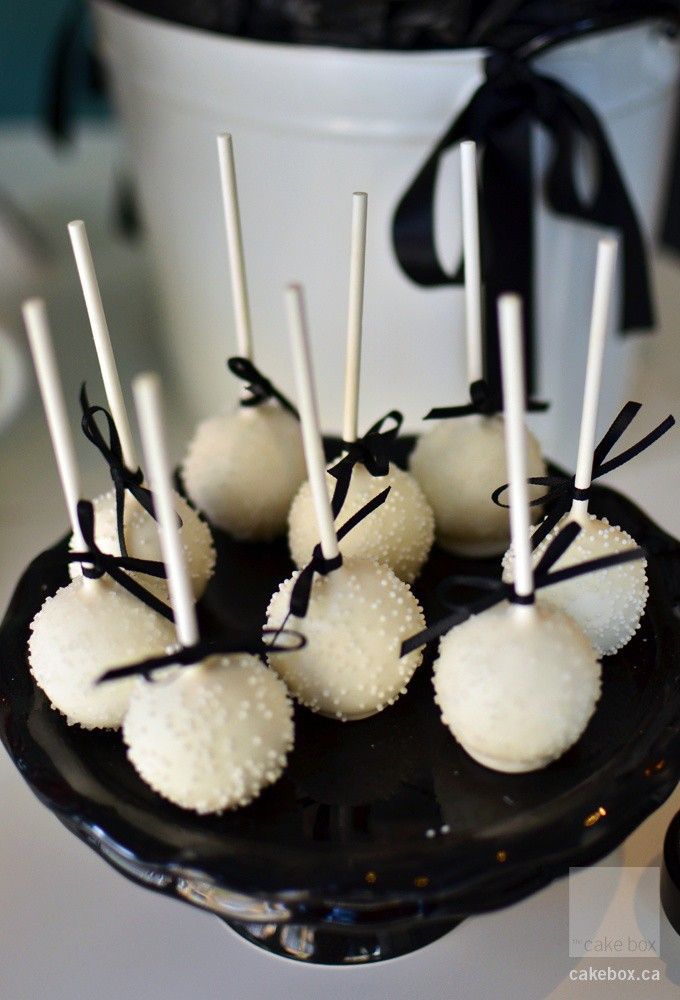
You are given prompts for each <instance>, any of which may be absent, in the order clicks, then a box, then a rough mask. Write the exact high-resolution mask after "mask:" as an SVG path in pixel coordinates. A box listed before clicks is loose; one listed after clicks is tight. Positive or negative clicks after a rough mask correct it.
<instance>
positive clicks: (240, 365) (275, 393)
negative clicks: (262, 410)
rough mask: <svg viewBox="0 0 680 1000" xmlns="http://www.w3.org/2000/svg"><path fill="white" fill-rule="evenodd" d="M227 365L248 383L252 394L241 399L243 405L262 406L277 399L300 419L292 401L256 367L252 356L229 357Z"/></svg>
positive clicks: (285, 408)
mask: <svg viewBox="0 0 680 1000" xmlns="http://www.w3.org/2000/svg"><path fill="white" fill-rule="evenodd" d="M227 367H228V368H229V371H230V372H231V373H232V374H233V375H235V376H236V377H237V378H240V379H241V380H242V381H243V382H245V383H246V384H247V389H248V392H249V393H250V395H249V396H245V397H243V398H242V399H241V400H240V404H241V406H260V405H261V404H262V403H266V402H267V400H269V399H276V400H278V402H279V403H280V404H281V406H282V407H283V408H284V410H288V412H289V413H292V414H293V416H294V417H296V418H297V419H298V420H299V419H300V414H299V413H298V411H297V410H296V409H295V407H294V406H293V404H292V403H291V401H290V400H289V399H286V397H285V396H284V395H283V393H282V392H279V390H278V389H277V388H276V386H275V385H273V383H272V382H270V381H269V379H268V378H267V377H266V376H265V375H263V374H262V372H261V371H259V369H257V368H256V367H255V365H254V364H253V362H252V361H251V360H250V358H241V357H238V356H236V357H233V358H228V360H227Z"/></svg>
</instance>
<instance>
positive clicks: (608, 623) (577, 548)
mask: <svg viewBox="0 0 680 1000" xmlns="http://www.w3.org/2000/svg"><path fill="white" fill-rule="evenodd" d="M616 250H617V245H616V241H615V240H613V239H603V240H600V243H599V246H598V254H597V267H596V273H595V290H594V297H593V309H592V317H591V326H590V344H589V349H588V361H587V366H586V380H585V389H584V395H583V411H582V416H581V433H580V437H579V448H578V458H577V464H576V475H575V476H574V478H573V480H568V481H566V483H565V481H564V480H562V481H560V482H559V485H558V492H561V493H562V496H561V497H560V500H561V504H558V505H556V507H555V509H554V510H553V512H552V514H551V515H550V516H549V517H548V518H546V519H545V521H544V522H543V523H542V524H541V525H539V527H538V528H537V529H536V531H535V532H534V536H533V538H532V543H533V547H534V556H533V558H534V561H535V562H537V561H538V560H540V558H541V557H542V555H543V553H544V552H545V550H546V548H547V546H549V545H550V543H551V542H552V540H553V539H554V538H555V537H556V535H557V534H559V532H560V531H561V530H562V528H563V527H564V526H565V525H566V524H569V523H571V522H576V523H578V524H579V525H580V527H581V531H580V533H579V535H578V537H577V538H576V540H575V541H574V543H573V545H571V546H570V547H569V549H568V550H567V551H566V552H565V553H564V555H563V556H562V558H561V560H560V563H559V564H558V567H557V568H560V567H566V566H570V565H573V564H575V563H580V562H584V561H587V560H589V559H594V558H597V557H599V556H604V555H607V554H609V553H611V552H620V551H624V550H626V549H628V548H630V546H631V545H634V544H635V542H634V540H633V539H632V538H631V536H630V535H629V534H628V532H626V531H624V530H623V529H622V528H620V527H616V526H614V525H612V524H610V523H609V521H608V520H607V519H606V518H597V517H595V515H593V514H591V513H589V510H588V506H589V497H590V487H591V482H592V478H593V471H594V458H595V463H596V468H595V474H596V475H598V476H599V475H602V474H603V472H604V471H606V469H607V466H605V465H603V464H602V461H603V458H604V454H605V453H606V451H607V450H608V449H609V448H610V447H613V444H614V441H615V440H616V438H617V436H620V435H621V434H622V433H623V430H624V429H625V425H627V423H630V420H627V417H626V414H627V413H628V414H630V419H632V417H633V416H634V415H635V413H636V412H637V409H639V407H638V406H637V404H632V408H631V404H629V405H628V407H627V408H624V410H623V411H622V417H621V423H620V426H619V429H618V431H616V430H614V433H611V432H610V433H609V434H608V435H607V436H606V438H605V439H604V442H603V443H604V448H602V447H598V449H595V452H594V451H593V446H594V443H595V431H596V425H597V404H598V397H599V392H600V380H601V373H602V363H603V357H604V347H605V340H606V333H607V318H608V311H609V305H610V302H611V296H612V287H613V282H614V274H615V266H616ZM669 420H670V423H669V421H668V420H667V421H664V424H662V425H660V427H659V428H657V429H656V431H655V432H654V434H655V435H656V436H659V432H661V433H663V428H665V429H666V430H667V429H668V427H669V426H670V425H671V424H672V422H673V421H672V418H669ZM653 439H654V440H656V437H654V438H653ZM647 443H649V444H651V439H648V440H647ZM614 462H615V465H614V466H610V467H616V465H618V464H620V462H619V461H618V460H614ZM547 481H548V482H551V481H552V480H551V478H550V477H548V480H547ZM565 508H566V509H565ZM645 566H646V563H645V561H644V560H641V561H637V562H632V563H627V564H625V565H619V566H615V567H613V568H611V569H608V570H606V571H604V572H601V573H596V574H594V575H592V576H590V577H588V578H587V579H586V580H580V579H568V580H565V581H564V582H563V583H559V584H557V585H555V586H553V587H550V589H549V591H547V592H546V598H545V599H546V600H548V601H550V603H551V604H553V605H555V606H556V607H558V608H561V609H562V610H563V611H565V612H567V613H568V614H569V615H570V616H571V617H572V618H573V619H574V620H575V621H576V622H577V624H578V625H579V626H580V627H581V628H582V629H583V631H584V632H585V634H586V635H587V637H588V639H589V640H590V642H591V643H592V644H593V646H594V647H595V649H596V651H597V653H598V654H599V655H600V656H606V655H608V654H611V653H614V652H616V650H617V649H621V647H622V646H625V644H626V643H627V642H628V641H629V640H630V639H631V638H632V637H633V635H634V634H635V632H636V631H637V629H638V628H639V627H640V619H641V617H642V614H643V612H644V608H645V604H646V601H647V594H648V589H647V576H646V573H645ZM503 567H504V569H503V578H504V579H505V580H507V581H510V580H511V579H512V574H513V558H512V553H511V552H508V553H506V555H505V558H504V560H503Z"/></svg>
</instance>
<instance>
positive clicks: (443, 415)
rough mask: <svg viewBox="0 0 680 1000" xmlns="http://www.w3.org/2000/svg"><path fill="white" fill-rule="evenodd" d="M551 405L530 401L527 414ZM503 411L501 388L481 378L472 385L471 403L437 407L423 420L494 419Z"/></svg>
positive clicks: (540, 410) (538, 400) (535, 400)
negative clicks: (472, 415) (477, 415)
mask: <svg viewBox="0 0 680 1000" xmlns="http://www.w3.org/2000/svg"><path fill="white" fill-rule="evenodd" d="M549 406H550V403H545V402H543V400H541V399H528V400H527V405H526V409H527V412H532V413H533V412H543V411H544V410H547V409H548V407H549ZM502 409H503V399H502V396H501V392H500V388H498V387H495V388H492V387H491V386H490V385H489V383H488V382H487V381H486V379H483V378H480V379H477V381H476V382H472V383H471V384H470V402H469V403H464V404H463V405H462V406H435V408H434V409H432V410H430V412H429V413H426V414H425V416H424V417H423V420H448V419H449V418H451V417H467V416H468V415H469V414H471V413H478V414H480V416H483V417H492V416H493V415H494V413H500V412H501V410H502Z"/></svg>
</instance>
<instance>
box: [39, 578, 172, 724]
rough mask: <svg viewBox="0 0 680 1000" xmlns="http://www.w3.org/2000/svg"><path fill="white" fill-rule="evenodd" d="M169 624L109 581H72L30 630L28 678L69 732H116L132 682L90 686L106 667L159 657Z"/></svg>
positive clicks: (168, 643)
mask: <svg viewBox="0 0 680 1000" xmlns="http://www.w3.org/2000/svg"><path fill="white" fill-rule="evenodd" d="M174 641H175V631H174V628H173V626H172V623H171V622H169V621H168V620H167V619H165V618H163V617H162V616H161V615H159V614H157V613H156V612H155V611H152V610H151V609H150V608H148V607H147V606H146V605H145V604H143V603H142V602H141V601H140V600H138V599H137V598H136V597H133V596H132V595H131V594H128V593H127V591H126V590H124V589H123V588H122V587H120V586H119V585H118V584H117V583H114V582H113V581H112V580H108V579H107V578H105V577H102V578H101V579H99V580H87V579H86V578H84V577H82V576H81V577H79V578H78V579H77V580H72V581H71V583H69V584H68V586H66V587H62V588H61V589H60V590H58V591H57V593H56V594H55V595H54V597H48V598H47V600H46V601H45V603H44V604H43V606H42V608H41V609H40V611H39V612H38V614H37V615H36V616H35V618H34V619H33V621H32V623H31V635H30V638H29V643H28V650H29V663H30V667H31V673H32V674H33V676H34V677H35V680H36V683H37V685H38V687H40V688H41V689H42V690H43V691H44V692H45V694H46V695H47V697H48V698H49V700H50V702H51V704H52V706H53V708H56V709H57V710H58V711H59V712H61V713H62V714H63V715H65V716H66V719H67V721H68V723H69V725H74V724H76V723H77V724H78V725H80V726H82V727H83V728H84V729H100V728H103V729H118V728H119V726H120V725H121V723H122V721H123V717H124V715H125V712H126V711H127V707H128V702H129V700H130V694H131V691H132V689H133V687H134V682H133V681H130V680H127V679H123V680H117V681H113V682H111V683H110V684H106V685H97V684H96V683H95V682H96V681H97V678H98V677H100V676H101V675H102V674H103V673H104V671H105V670H106V669H107V668H108V667H111V666H114V665H116V666H124V665H125V664H128V663H135V662H136V661H138V660H142V659H145V658H146V657H149V656H161V655H162V654H163V653H165V651H166V650H167V649H168V648H169V647H170V646H171V645H172V644H173V643H174Z"/></svg>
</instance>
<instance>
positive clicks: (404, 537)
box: [288, 192, 434, 583]
mask: <svg viewBox="0 0 680 1000" xmlns="http://www.w3.org/2000/svg"><path fill="white" fill-rule="evenodd" d="M366 207H367V198H366V195H365V194H364V193H363V192H356V193H355V194H354V198H353V211H352V240H351V255H350V283H349V286H350V291H349V313H348V324H347V359H346V370H345V407H344V419H343V435H342V436H343V440H344V441H345V442H348V443H354V442H356V440H357V417H358V404H359V381H360V370H361V334H362V316H363V298H364V264H365V257H366ZM393 416H394V417H395V418H397V419H398V420H399V422H401V415H400V414H394V415H393ZM385 419H387V418H385ZM379 423H380V424H382V423H383V421H380V422H379ZM371 430H372V431H374V430H375V428H372V429H371ZM371 437H372V435H371V432H369V434H368V436H367V437H366V439H365V440H366V442H367V443H368V442H370V440H371ZM374 440H377V441H380V436H379V434H376V435H374ZM345 462H347V459H345ZM341 464H342V460H340V462H334V463H332V466H331V468H332V467H333V466H341ZM382 464H384V466H385V475H377V476H374V475H372V473H371V472H369V470H368V469H367V467H366V465H364V464H363V462H362V461H361V460H359V461H358V462H357V463H356V464H354V465H353V466H350V471H349V475H351V479H350V480H349V487H348V490H347V495H346V498H345V500H344V503H343V506H342V517H343V519H344V520H346V519H347V518H348V517H350V516H351V515H352V514H355V513H356V512H357V511H358V510H359V509H360V508H361V507H363V506H364V505H365V504H366V503H368V501H369V500H371V499H372V498H373V497H375V496H377V495H378V494H379V493H381V492H382V491H383V490H384V489H385V488H386V487H388V486H389V487H390V494H389V497H388V499H387V501H386V503H384V504H383V505H382V507H380V509H379V510H377V511H375V513H374V514H373V515H372V516H371V518H370V519H369V520H367V521H364V522H363V523H362V524H360V525H359V526H358V527H357V528H355V529H354V530H353V531H352V532H351V533H350V534H348V535H347V536H346V537H345V538H344V539H343V540H342V542H341V544H340V551H341V553H342V555H343V556H346V557H347V558H351V557H354V556H362V557H363V558H366V559H373V560H375V561H376V562H380V563H384V564H385V565H386V566H389V567H390V568H391V569H392V570H394V572H395V573H396V574H397V576H398V577H399V578H400V579H401V580H404V581H406V583H412V581H413V580H414V579H415V578H416V576H417V575H418V573H419V572H420V570H421V568H422V566H423V564H424V563H425V560H426V559H427V557H428V554H429V552H430V549H431V548H432V543H433V541H434V515H433V513H432V508H431V507H430V504H429V503H428V501H427V500H426V498H425V496H424V494H423V491H422V489H421V488H420V486H419V485H418V483H417V481H416V480H415V478H414V477H413V476H412V475H410V473H408V472H404V470H403V469H400V468H398V466H396V465H395V464H394V463H393V462H389V463H388V462H387V458H386V457H385V458H384V461H383V463H382ZM336 486H337V480H336V479H335V478H334V477H333V476H331V475H330V474H327V475H326V488H327V490H328V492H329V494H330V495H332V494H333V493H334V491H335V489H336ZM317 541H318V539H317V528H316V521H315V518H314V510H313V500H312V493H311V489H310V485H309V482H306V483H304V484H303V485H302V486H301V488H300V491H299V492H298V494H297V495H296V497H295V499H294V501H293V504H292V506H291V508H290V515H289V518H288V544H289V546H290V551H291V555H292V557H293V561H294V562H295V564H296V565H297V566H304V565H305V564H306V563H307V562H309V559H310V558H311V555H312V550H313V548H314V546H315V545H316V543H317Z"/></svg>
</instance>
